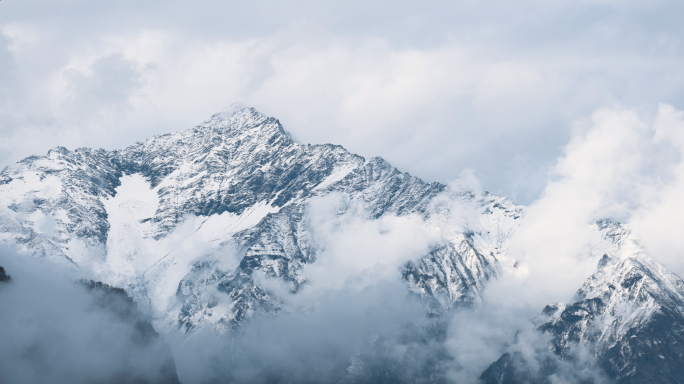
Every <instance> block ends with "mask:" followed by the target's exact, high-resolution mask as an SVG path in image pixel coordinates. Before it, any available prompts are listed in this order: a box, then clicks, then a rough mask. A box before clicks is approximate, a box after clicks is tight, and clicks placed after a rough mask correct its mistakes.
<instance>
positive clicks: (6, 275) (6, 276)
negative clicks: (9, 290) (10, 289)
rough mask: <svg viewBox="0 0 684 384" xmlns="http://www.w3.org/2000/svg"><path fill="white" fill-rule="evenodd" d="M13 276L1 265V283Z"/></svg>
mask: <svg viewBox="0 0 684 384" xmlns="http://www.w3.org/2000/svg"><path fill="white" fill-rule="evenodd" d="M11 279H12V277H11V276H10V275H8V274H7V273H6V272H5V268H3V267H0V283H4V282H7V281H10V280H11Z"/></svg>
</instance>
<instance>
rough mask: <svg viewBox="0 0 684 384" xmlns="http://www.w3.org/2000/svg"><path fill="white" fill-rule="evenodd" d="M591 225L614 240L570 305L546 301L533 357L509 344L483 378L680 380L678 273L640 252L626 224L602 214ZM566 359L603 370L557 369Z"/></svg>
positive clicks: (683, 288)
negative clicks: (543, 343) (542, 340)
mask: <svg viewBox="0 0 684 384" xmlns="http://www.w3.org/2000/svg"><path fill="white" fill-rule="evenodd" d="M597 228H598V229H599V230H600V231H601V233H602V235H603V237H604V239H606V240H608V241H609V243H612V244H614V245H615V247H613V249H611V251H610V252H606V253H605V254H604V255H603V257H602V258H601V259H600V261H599V263H598V267H597V271H596V273H594V274H593V275H592V276H591V277H590V278H589V279H588V280H587V281H586V282H585V283H584V285H583V286H582V288H580V289H579V291H578V292H577V294H576V297H575V299H574V302H573V303H572V304H567V305H566V304H562V303H560V304H553V305H548V306H546V307H545V308H544V310H543V311H542V313H541V315H540V319H539V322H540V324H539V325H538V327H537V332H539V333H541V334H542V335H545V336H546V337H549V338H550V342H549V344H548V345H547V347H546V348H539V349H538V350H537V351H536V354H535V356H533V357H532V356H529V355H527V356H524V355H523V354H522V353H521V352H519V351H516V348H515V347H514V348H512V351H511V352H508V353H506V354H504V355H503V356H502V357H501V358H500V359H499V360H498V361H496V362H495V363H493V364H492V365H491V366H490V367H489V368H488V369H487V370H486V371H485V372H484V373H483V375H482V378H481V379H482V380H483V381H484V382H485V383H499V384H504V383H522V382H530V383H536V382H539V383H547V382H552V377H558V376H561V377H562V376H563V375H565V376H569V378H568V377H565V379H566V380H567V379H570V380H573V381H575V382H602V381H605V382H616V383H647V382H648V383H656V382H659V383H679V382H682V381H683V380H684V379H682V378H684V280H682V279H681V278H679V277H678V276H676V275H674V274H672V273H671V272H669V271H668V270H667V269H666V268H665V267H664V266H663V265H662V264H660V263H658V262H657V261H655V260H654V259H653V258H651V257H650V256H648V255H647V254H645V253H644V251H643V250H642V249H641V247H640V246H639V244H638V242H637V241H636V239H635V238H634V237H633V236H632V235H631V233H630V232H629V230H628V229H627V228H626V227H625V226H624V225H621V224H618V223H613V222H610V221H607V220H604V221H599V222H598V223H597ZM532 361H534V363H532ZM564 364H565V365H570V366H573V365H574V366H577V365H580V366H587V365H594V368H598V369H596V371H600V372H601V373H602V375H600V376H598V377H596V376H584V377H582V376H581V374H578V371H577V370H574V372H568V371H567V368H566V371H565V372H563V369H564V368H563V365H564ZM580 373H581V372H580ZM584 373H586V372H584Z"/></svg>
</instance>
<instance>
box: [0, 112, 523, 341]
mask: <svg viewBox="0 0 684 384" xmlns="http://www.w3.org/2000/svg"><path fill="white" fill-rule="evenodd" d="M325 196H335V197H336V199H337V200H339V201H341V202H342V203H341V205H340V208H339V209H338V212H337V213H336V214H337V215H342V214H351V215H356V216H359V217H361V218H362V219H363V220H368V221H373V220H379V219H381V218H386V217H408V216H412V217H413V216H415V217H418V218H419V219H420V220H421V221H422V223H423V224H422V225H423V226H424V227H425V228H427V229H428V230H429V231H432V233H437V235H436V237H435V240H434V241H433V242H432V243H431V246H430V250H429V251H428V252H426V254H424V255H417V256H416V257H415V259H413V260H410V261H408V262H406V263H405V264H404V265H403V269H402V270H401V271H398V273H401V275H402V276H403V278H404V279H405V280H406V283H407V285H408V287H409V288H410V289H411V290H412V291H413V292H416V293H418V294H420V295H422V296H424V297H425V298H427V299H428V300H430V302H431V303H433V304H434V305H433V308H435V309H434V310H436V311H439V310H441V309H443V308H449V307H451V306H454V305H471V304H473V303H477V302H478V301H479V300H481V292H482V289H483V287H484V284H485V283H486V281H487V280H489V279H491V278H494V277H496V276H497V275H498V274H499V273H500V272H501V268H502V267H501V265H500V263H499V260H500V259H501V258H502V256H503V255H504V251H505V248H506V243H507V240H508V239H509V238H510V236H511V234H512V233H513V231H514V230H515V228H516V227H517V225H518V222H519V219H520V218H521V217H522V215H523V209H522V208H521V207H519V206H516V205H514V204H512V203H511V202H510V201H508V200H507V199H505V198H503V197H500V196H496V195H492V194H489V193H486V192H485V193H481V194H480V193H476V192H473V191H469V190H467V189H460V188H452V187H449V186H446V185H443V184H439V183H426V182H423V181H422V180H420V179H418V178H416V177H413V176H410V175H408V174H406V173H402V172H400V171H398V170H397V169H395V168H394V167H392V166H391V165H390V164H388V163H387V162H386V161H384V160H383V159H381V158H371V159H365V158H363V157H360V156H357V155H354V154H351V153H349V152H348V151H346V150H345V149H344V148H342V147H340V146H336V145H330V144H324V145H308V144H307V145H305V144H298V143H296V142H294V141H293V140H292V139H291V138H290V136H289V135H288V134H287V133H286V132H285V131H284V130H283V128H282V126H281V125H280V123H279V122H278V120H276V119H274V118H271V117H266V116H264V115H262V114H261V113H259V112H257V111H256V110H254V109H252V108H247V107H242V106H237V107H234V108H233V109H232V110H230V111H228V112H223V113H219V114H216V115H214V116H212V117H211V119H209V120H207V121H206V122H204V123H202V124H200V125H198V126H196V127H194V128H191V129H188V130H185V131H182V132H178V133H173V134H164V135H158V136H154V137H151V138H149V139H147V140H145V141H143V142H138V143H136V144H134V145H132V146H130V147H128V148H125V149H123V150H116V151H105V150H91V149H84V148H82V149H76V150H75V151H69V150H67V149H65V148H61V147H58V148H55V149H53V150H50V151H49V152H48V154H47V156H32V157H29V158H27V159H24V160H22V161H20V162H18V163H17V164H15V165H13V166H10V167H8V168H6V169H5V170H3V171H2V173H0V238H1V239H2V240H4V241H5V242H7V243H11V244H17V245H19V246H20V248H21V250H22V252H24V253H25V254H27V255H32V256H34V257H40V258H45V259H48V260H51V261H53V262H55V263H58V264H62V265H64V266H67V267H68V268H72V269H75V270H79V271H81V272H82V273H84V274H85V275H87V276H89V277H90V278H93V279H96V280H100V281H103V282H105V283H108V284H111V285H114V286H120V287H124V288H125V289H126V290H127V291H128V292H129V293H130V294H131V295H132V296H133V297H134V298H135V300H136V302H137V304H138V306H139V307H140V308H142V309H143V310H145V311H146V312H147V313H148V314H149V315H151V316H152V317H153V319H154V321H155V326H156V327H157V328H158V329H162V330H163V329H175V328H178V327H180V328H182V329H183V330H185V331H186V332H191V331H192V330H195V329H197V328H198V327H202V326H204V325H207V324H210V325H212V326H214V327H219V328H230V327H233V326H235V325H237V324H239V323H240V321H242V320H243V319H244V318H245V317H249V316H251V314H253V313H255V312H259V311H266V312H272V311H277V310H278V309H279V308H280V306H281V301H280V300H279V298H278V297H277V295H276V294H275V293H274V292H272V291H271V290H269V289H268V288H266V287H263V286H260V285H259V283H258V279H256V278H255V276H257V275H264V276H265V277H266V279H276V280H278V281H281V282H283V283H284V284H285V285H286V286H287V287H288V290H289V291H290V292H293V293H296V292H297V291H298V290H299V289H301V287H302V285H303V284H306V282H307V276H306V274H305V268H304V267H305V266H306V265H309V264H311V263H315V262H316V260H317V255H318V253H319V250H320V249H319V247H320V245H319V244H317V243H316V241H315V240H314V239H313V237H312V233H313V232H314V231H315V228H313V227H312V224H311V216H310V214H309V210H310V206H311V202H312V201H313V200H314V199H317V198H323V197H325ZM357 206H360V207H361V208H360V209H356V208H354V207H357ZM465 211H468V212H473V214H472V215H470V214H468V215H466V214H464V213H463V212H465ZM466 216H468V217H470V218H469V219H468V220H466V221H463V220H462V219H463V218H464V217H466ZM455 223H456V224H455Z"/></svg>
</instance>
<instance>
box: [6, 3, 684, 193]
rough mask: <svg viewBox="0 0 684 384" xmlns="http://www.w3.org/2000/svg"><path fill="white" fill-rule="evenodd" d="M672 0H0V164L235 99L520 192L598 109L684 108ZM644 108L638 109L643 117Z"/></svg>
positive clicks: (353, 142)
mask: <svg viewBox="0 0 684 384" xmlns="http://www.w3.org/2000/svg"><path fill="white" fill-rule="evenodd" d="M682 15H684V2H681V1H676V0H675V1H668V0H649V1H630V0H623V1H612V0H603V1H601V0H596V1H565V0H544V1H542V0H539V1H535V0H523V1H516V2H511V1H476V0H466V1H453V0H452V1H422V2H405V1H356V0H351V1H344V2H342V1H338V2H324V1H318V2H315V1H305V0H295V1H255V0H250V1H205V0H199V1H192V2H190V1H183V2H181V1H176V0H166V1H158V0H151V1H146V2H140V1H132V0H117V1H107V2H105V1H97V2H95V1H85V0H63V1H59V2H56V1H47V0H2V1H1V2H0V167H4V166H5V165H7V164H10V163H12V162H14V161H17V160H20V159H21V158H24V157H26V156H29V155H32V154H45V153H46V151H47V150H48V149H49V148H51V147H54V146H57V145H62V146H66V147H67V148H69V149H75V148H78V147H82V146H87V147H103V148H107V149H115V148H122V147H125V146H127V145H129V144H131V143H133V142H135V141H137V140H142V139H144V138H146V137H148V136H150V135H152V134H156V133H163V132H169V131H177V130H180V129H185V128H188V127H190V126H192V125H195V124H198V123H200V122H201V121H203V120H204V119H206V118H208V117H209V116H210V115H211V114H213V113H215V112H217V111H219V110H222V109H225V108H226V107H227V106H229V105H230V104H232V103H233V102H242V103H244V104H247V105H250V106H254V107H255V108H257V109H258V110H259V111H261V112H263V113H265V114H267V115H270V116H274V117H277V118H279V119H280V120H281V122H282V123H283V125H284V127H285V129H286V130H288V131H289V132H290V133H291V134H292V136H293V137H294V138H295V139H296V140H297V141H299V142H301V143H327V142H331V143H335V144H341V145H343V146H344V147H346V148H347V149H349V150H350V151H352V152H355V153H358V154H360V155H362V156H365V157H370V156H382V157H384V158H386V159H387V160H388V161H390V162H391V163H392V164H393V165H395V166H397V167H398V168H399V169H401V170H404V171H408V172H410V173H412V174H414V175H417V176H419V177H421V178H423V179H425V180H428V181H440V182H448V181H449V180H452V179H454V178H457V177H458V176H459V175H460V174H461V172H462V171H463V170H464V169H466V168H470V169H471V170H472V171H474V173H475V175H476V176H477V177H478V178H479V179H480V180H481V184H482V186H483V187H484V188H485V189H487V190H490V191H493V192H496V193H500V194H504V195H506V196H508V197H510V198H512V199H513V200H514V201H515V202H518V203H524V204H527V203H530V202H531V201H532V200H533V199H535V198H536V197H537V196H538V195H539V193H540V192H541V191H542V189H543V188H544V186H545V185H546V182H547V179H548V178H549V170H550V169H551V168H552V167H553V166H554V164H556V159H557V158H558V157H559V156H561V155H562V154H563V147H564V146H565V145H567V143H568V142H569V141H570V138H571V136H572V132H573V129H576V128H573V127H577V126H581V125H582V122H583V121H586V120H587V119H588V118H589V117H590V116H591V114H592V113H593V112H594V111H595V110H597V109H601V108H604V107H611V108H613V107H620V108H627V109H632V110H633V111H634V112H635V113H637V114H640V115H643V116H646V117H645V119H647V120H648V119H649V118H651V117H652V116H654V115H655V113H656V110H657V107H658V104H659V103H661V102H662V103H668V104H671V105H672V106H674V107H675V108H678V109H682V108H684V54H683V53H684V45H683V38H684V27H683V26H682V23H681V17H682ZM649 116H651V117H649Z"/></svg>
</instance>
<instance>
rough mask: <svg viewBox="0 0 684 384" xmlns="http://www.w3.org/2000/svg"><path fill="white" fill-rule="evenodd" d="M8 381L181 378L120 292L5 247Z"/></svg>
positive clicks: (3, 333)
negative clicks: (8, 276) (80, 279)
mask: <svg viewBox="0 0 684 384" xmlns="http://www.w3.org/2000/svg"><path fill="white" fill-rule="evenodd" d="M0 264H1V265H2V266H3V267H5V269H6V271H7V272H9V273H10V274H11V276H12V279H11V280H10V281H9V282H4V283H1V284H0V300H2V303H3V307H2V311H0V322H2V328H0V338H2V340H3V342H2V345H0V380H2V382H9V383H12V382H21V383H64V382H69V383H92V382H101V383H108V382H112V383H114V382H124V381H127V380H132V381H136V380H139V381H145V382H151V383H153V382H167V383H172V382H174V379H175V382H177V379H176V377H177V376H176V372H175V367H174V362H173V356H172V355H171V351H170V349H169V347H168V345H167V344H166V343H165V342H164V341H163V340H162V339H161V338H160V337H159V335H158V334H157V333H156V332H155V331H154V329H153V328H152V326H151V325H150V324H149V323H148V322H146V320H145V319H144V317H143V316H142V315H141V314H140V313H139V312H138V311H137V310H136V309H135V307H134V304H133V303H132V302H130V301H129V300H128V299H127V298H126V297H125V296H122V295H121V294H119V293H116V292H115V293H112V292H109V291H108V290H107V288H104V289H100V288H97V287H96V286H92V287H91V289H88V288H87V285H86V284H83V283H76V282H74V280H72V279H73V278H74V277H75V276H68V275H65V274H64V273H68V271H66V270H61V269H59V268H54V266H52V267H49V266H47V265H44V264H43V263H41V262H38V261H36V260H32V259H27V258H24V257H22V256H19V255H16V254H14V252H13V251H12V250H9V249H5V248H3V249H2V254H0Z"/></svg>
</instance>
